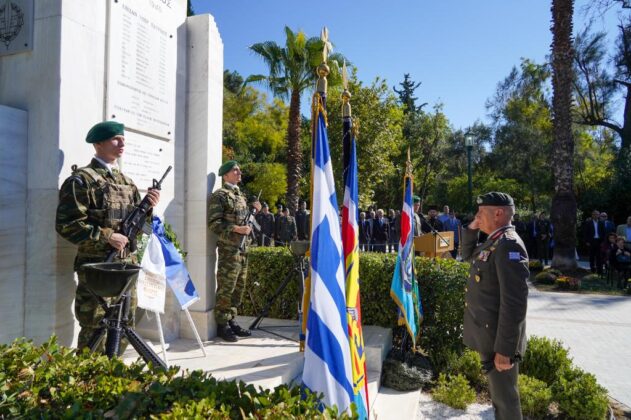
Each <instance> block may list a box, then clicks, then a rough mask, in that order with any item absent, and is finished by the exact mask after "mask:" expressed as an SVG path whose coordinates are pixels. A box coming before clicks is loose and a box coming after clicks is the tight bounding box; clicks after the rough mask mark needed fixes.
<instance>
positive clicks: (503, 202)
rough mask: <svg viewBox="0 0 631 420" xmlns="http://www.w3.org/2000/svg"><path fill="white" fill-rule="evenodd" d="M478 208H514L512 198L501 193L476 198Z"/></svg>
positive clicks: (491, 193) (494, 192)
mask: <svg viewBox="0 0 631 420" xmlns="http://www.w3.org/2000/svg"><path fill="white" fill-rule="evenodd" d="M477 203H478V206H514V205H515V202H514V201H513V197H511V196H510V195H508V194H506V193H503V192H497V191H493V192H489V193H486V194H482V195H480V196H478V199H477Z"/></svg>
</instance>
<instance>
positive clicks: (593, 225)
mask: <svg viewBox="0 0 631 420" xmlns="http://www.w3.org/2000/svg"><path fill="white" fill-rule="evenodd" d="M599 216H600V212H599V211H598V210H594V211H592V217H591V219H588V220H586V221H585V223H583V240H584V241H585V244H586V245H587V249H588V250H589V268H590V269H591V270H592V273H598V274H602V273H603V261H602V258H601V254H600V245H601V244H602V242H603V241H604V240H605V224H604V223H603V221H602V220H600V218H599Z"/></svg>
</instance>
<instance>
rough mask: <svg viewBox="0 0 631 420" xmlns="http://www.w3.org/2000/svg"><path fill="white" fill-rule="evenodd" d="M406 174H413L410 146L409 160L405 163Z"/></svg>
mask: <svg viewBox="0 0 631 420" xmlns="http://www.w3.org/2000/svg"><path fill="white" fill-rule="evenodd" d="M405 172H406V174H409V175H411V174H412V159H410V147H409V146H408V160H407V161H406V162H405Z"/></svg>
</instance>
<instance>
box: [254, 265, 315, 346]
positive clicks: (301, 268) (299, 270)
mask: <svg viewBox="0 0 631 420" xmlns="http://www.w3.org/2000/svg"><path fill="white" fill-rule="evenodd" d="M307 267H308V265H307V259H306V258H305V257H304V256H296V257H295V260H294V266H293V268H292V269H291V270H290V271H289V273H287V275H286V276H285V279H284V280H283V282H282V283H281V284H280V285H279V286H278V288H276V291H275V292H274V294H273V295H272V297H271V298H270V299H269V300H268V301H267V303H266V304H265V306H264V307H263V309H262V310H261V312H260V313H259V315H258V316H257V317H256V319H255V320H254V321H253V322H252V324H250V326H249V329H250V330H256V329H259V330H262V331H265V332H268V333H270V334H273V335H275V336H278V337H281V338H284V339H286V340H291V341H298V340H294V339H292V338H289V337H286V336H283V335H280V334H278V333H275V332H273V331H270V330H268V329H265V328H262V327H261V326H260V324H261V321H262V320H263V318H265V317H266V316H267V315H268V314H269V310H270V308H271V307H272V305H273V304H274V301H276V299H278V297H279V296H280V294H281V293H282V292H283V290H285V287H287V285H288V284H289V282H290V281H291V280H292V278H295V277H294V275H295V274H297V275H298V276H299V277H298V278H299V279H300V284H299V285H298V290H299V294H300V296H299V299H298V321H299V322H302V295H303V293H304V284H305V271H306V270H307ZM281 327H288V326H283V325H277V326H275V328H281ZM268 328H269V327H268ZM292 328H293V327H292Z"/></svg>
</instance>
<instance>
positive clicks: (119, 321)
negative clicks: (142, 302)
mask: <svg viewBox="0 0 631 420" xmlns="http://www.w3.org/2000/svg"><path fill="white" fill-rule="evenodd" d="M134 280H135V279H132V280H130V281H129V282H128V283H127V285H126V286H125V288H124V289H123V292H122V293H121V294H120V295H119V296H118V297H117V298H116V300H115V302H114V303H113V304H111V305H109V304H108V303H107V302H106V301H105V299H103V298H102V297H100V296H98V295H96V294H95V293H94V292H92V290H90V292H91V293H92V295H93V296H94V297H95V298H96V299H97V300H98V302H99V305H101V307H102V308H103V310H104V311H105V316H104V317H103V319H102V320H101V326H100V327H99V328H98V329H97V330H96V331H94V334H92V337H90V341H88V347H89V348H90V352H92V353H94V352H95V351H96V350H97V349H98V348H99V346H100V345H101V343H102V342H103V339H104V338H105V337H106V333H107V338H106V340H105V354H106V355H107V357H109V358H110V359H111V358H112V357H114V356H120V354H119V353H120V342H121V339H122V338H123V337H125V338H127V340H128V341H129V343H130V344H131V345H132V346H133V348H134V349H136V351H137V352H138V354H139V355H140V356H141V357H142V358H143V360H144V361H145V362H146V363H151V364H153V366H160V367H162V368H163V369H164V370H166V369H167V365H166V364H165V363H164V362H163V361H162V359H160V357H158V355H157V354H156V353H155V352H154V351H153V350H152V349H151V347H149V346H148V345H147V343H145V342H144V340H143V339H142V337H140V336H139V335H138V333H137V332H136V331H134V330H133V329H132V328H131V327H130V326H129V325H128V323H129V304H130V299H131V297H130V296H129V288H130V286H131V285H132V284H133V282H134ZM88 289H89V288H88Z"/></svg>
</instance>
